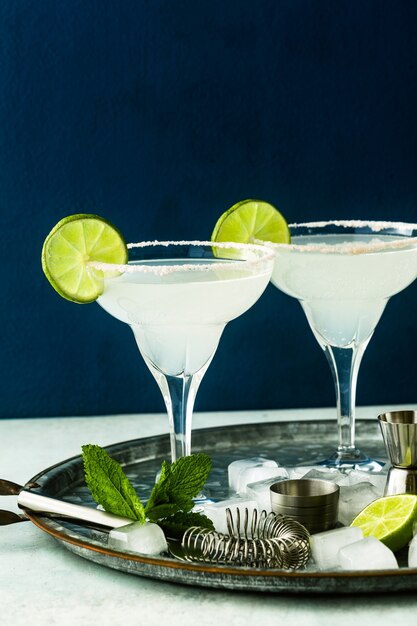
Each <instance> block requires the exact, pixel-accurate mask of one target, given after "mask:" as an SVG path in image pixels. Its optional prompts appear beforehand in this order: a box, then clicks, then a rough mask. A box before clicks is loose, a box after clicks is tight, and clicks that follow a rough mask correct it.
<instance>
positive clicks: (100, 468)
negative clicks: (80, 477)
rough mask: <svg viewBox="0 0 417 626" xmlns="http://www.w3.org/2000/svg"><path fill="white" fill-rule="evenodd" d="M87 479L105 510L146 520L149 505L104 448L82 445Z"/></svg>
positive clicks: (95, 496)
mask: <svg viewBox="0 0 417 626" xmlns="http://www.w3.org/2000/svg"><path fill="white" fill-rule="evenodd" d="M82 451H83V461H84V474H85V482H86V483H87V486H88V488H89V489H90V491H91V495H92V496H93V498H94V500H95V501H96V502H97V504H101V506H102V507H103V508H104V510H105V511H108V513H114V515H120V516H122V517H128V518H129V519H131V520H135V521H139V522H142V524H144V523H145V520H146V516H145V507H144V506H143V504H142V502H141V501H140V500H139V498H138V495H137V493H136V491H135V489H134V487H133V485H132V483H131V482H130V481H129V479H128V477H127V476H126V474H125V473H124V471H123V470H122V468H121V466H120V464H119V463H118V462H117V461H115V460H114V459H112V458H111V457H110V456H109V455H108V454H107V452H106V451H105V450H103V448H100V446H95V445H86V446H83V447H82Z"/></svg>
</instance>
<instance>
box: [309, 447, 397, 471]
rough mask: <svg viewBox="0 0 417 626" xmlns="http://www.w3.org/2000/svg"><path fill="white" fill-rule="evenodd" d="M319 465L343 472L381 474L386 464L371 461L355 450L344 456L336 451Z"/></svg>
mask: <svg viewBox="0 0 417 626" xmlns="http://www.w3.org/2000/svg"><path fill="white" fill-rule="evenodd" d="M318 465H321V466H322V467H331V468H335V469H338V470H340V471H341V472H343V471H350V470H353V469H357V470H360V471H361V472H380V471H381V469H382V468H383V467H384V465H385V462H384V461H377V460H376V459H371V458H370V457H369V456H367V455H366V454H363V453H362V452H361V451H360V450H354V451H353V452H352V453H351V454H346V453H344V454H342V453H340V452H338V451H336V452H335V453H334V454H332V456H331V457H329V458H328V459H325V460H324V461H319V463H318Z"/></svg>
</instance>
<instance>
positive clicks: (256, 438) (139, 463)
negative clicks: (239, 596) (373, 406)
mask: <svg viewBox="0 0 417 626" xmlns="http://www.w3.org/2000/svg"><path fill="white" fill-rule="evenodd" d="M334 432H335V424H334V422H329V421H305V422H298V423H297V422H276V423H266V424H248V425H244V424H243V425H238V426H227V427H221V428H208V429H201V430H196V431H194V433H193V451H194V452H206V453H207V454H209V455H210V456H211V457H212V459H213V469H212V472H211V474H210V477H209V481H208V484H207V489H206V491H207V492H208V493H209V495H212V496H213V497H219V498H224V497H226V496H227V494H228V488H227V471H226V468H227V465H228V464H229V463H230V462H231V461H232V460H235V459H238V458H245V457H250V456H259V455H261V456H266V457H268V458H273V459H275V460H277V461H278V462H279V463H280V464H281V465H296V464H298V463H307V464H308V463H309V462H312V463H314V462H315V461H317V460H318V459H319V458H320V457H322V456H323V452H328V451H331V450H332V449H334V447H335V442H334V441H331V440H330V439H329V433H332V434H334ZM357 439H358V441H359V442H360V445H361V447H362V448H363V449H364V450H366V452H368V453H369V454H371V455H372V456H373V457H374V458H378V459H380V460H384V458H385V453H384V449H383V444H382V439H381V436H380V433H379V429H378V426H377V424H376V420H375V422H374V421H368V420H365V421H360V420H359V421H358V422H357ZM86 443H87V442H86ZM91 443H93V442H91ZM324 444H325V445H327V446H328V450H327V451H324V450H323V445H324ZM106 450H107V452H108V453H109V454H110V455H111V456H112V457H113V458H114V459H116V460H117V461H119V462H120V463H121V464H122V465H123V467H124V470H125V472H126V474H127V475H128V477H129V479H130V480H131V481H132V483H133V484H134V486H135V488H136V490H137V492H138V494H139V496H140V497H141V499H143V500H145V499H146V498H147V497H148V495H149V493H150V490H151V488H152V485H153V484H154V481H155V474H156V472H157V470H158V469H159V468H160V467H161V462H162V460H163V459H169V438H168V436H167V435H163V436H158V437H149V438H146V439H137V440H132V441H127V442H123V443H118V444H115V445H112V446H108V447H107V448H106ZM31 482H37V483H38V484H39V485H40V489H39V491H40V493H42V494H44V495H49V496H52V497H56V498H62V499H63V500H67V501H69V502H74V503H82V504H84V505H90V506H96V505H95V503H94V502H93V500H92V498H91V495H90V492H89V490H88V488H87V487H86V485H85V482H84V474H83V463H82V458H81V456H77V457H74V458H72V459H68V460H66V461H63V462H62V463H59V464H57V465H55V466H53V467H51V468H49V469H47V470H44V471H43V472H41V473H40V474H38V475H37V476H34V477H33V478H32V479H31ZM29 517H30V519H31V520H32V522H33V523H34V524H36V525H37V526H38V527H39V528H41V529H42V530H44V531H45V532H47V533H49V534H50V535H52V536H53V537H55V538H56V539H57V540H59V541H60V542H62V544H63V545H64V546H65V547H66V548H68V549H69V550H71V551H72V552H74V553H75V554H77V555H78V556H81V557H83V558H86V559H88V560H90V561H94V562H95V563H99V564H100V565H104V566H106V567H110V568H114V569H117V570H121V571H123V572H127V573H129V574H135V575H138V576H146V577H148V578H155V579H158V580H164V581H170V582H175V583H182V584H187V585H198V586H202V587H218V588H222V589H233V590H245V591H259V592H272V593H313V594H323V593H325V594H328V593H358V592H364V593H369V592H393V591H405V590H414V589H417V569H410V568H408V567H405V566H404V565H403V566H401V567H400V569H399V570H386V571H385V570H382V571H376V570H375V571H372V570H370V571H366V572H364V571H358V572H341V571H335V572H328V571H326V572H318V571H311V570H308V569H307V570H300V571H296V572H288V571H283V570H261V569H253V568H244V567H232V566H226V565H206V564H199V563H188V562H184V561H181V560H179V559H175V558H172V557H165V556H161V557H145V556H141V555H139V554H133V553H122V552H117V551H115V550H110V549H109V548H108V546H107V538H108V535H107V533H105V532H103V531H99V530H94V529H91V528H87V527H85V526H82V525H81V524H80V525H78V524H76V523H74V522H72V521H67V520H62V519H61V520H56V519H52V518H48V517H46V516H41V515H37V514H33V513H31V514H30V515H29ZM399 558H400V564H401V562H406V555H405V554H403V555H401V554H400V555H399Z"/></svg>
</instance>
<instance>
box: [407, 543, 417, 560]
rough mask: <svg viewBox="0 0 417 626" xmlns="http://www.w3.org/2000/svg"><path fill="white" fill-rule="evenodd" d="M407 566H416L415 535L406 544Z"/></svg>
mask: <svg viewBox="0 0 417 626" xmlns="http://www.w3.org/2000/svg"><path fill="white" fill-rule="evenodd" d="M408 567H417V535H414V537H413V538H412V540H411V541H410V545H409V546H408Z"/></svg>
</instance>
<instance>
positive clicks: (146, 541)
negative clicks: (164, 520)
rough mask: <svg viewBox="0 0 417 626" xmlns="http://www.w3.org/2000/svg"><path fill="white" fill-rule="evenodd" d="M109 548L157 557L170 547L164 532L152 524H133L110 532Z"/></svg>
mask: <svg viewBox="0 0 417 626" xmlns="http://www.w3.org/2000/svg"><path fill="white" fill-rule="evenodd" d="M108 546H109V548H114V549H115V550H122V551H128V552H139V553H140V554H147V555H156V554H161V552H165V551H166V550H167V549H168V545H167V542H166V539H165V535H164V531H163V530H162V528H161V527H160V526H158V525H157V524H153V523H152V522H146V523H145V524H142V523H141V522H132V524H126V526H120V527H119V528H113V529H112V530H111V531H110V532H109V543H108Z"/></svg>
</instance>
